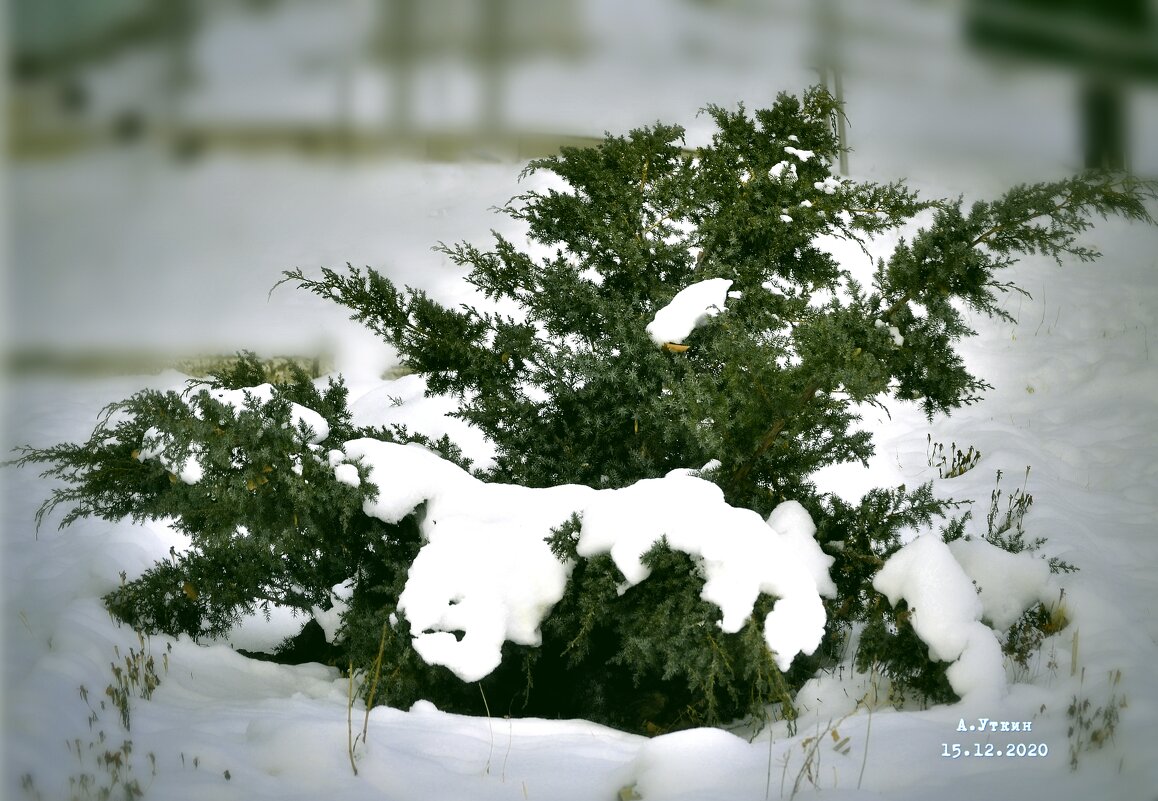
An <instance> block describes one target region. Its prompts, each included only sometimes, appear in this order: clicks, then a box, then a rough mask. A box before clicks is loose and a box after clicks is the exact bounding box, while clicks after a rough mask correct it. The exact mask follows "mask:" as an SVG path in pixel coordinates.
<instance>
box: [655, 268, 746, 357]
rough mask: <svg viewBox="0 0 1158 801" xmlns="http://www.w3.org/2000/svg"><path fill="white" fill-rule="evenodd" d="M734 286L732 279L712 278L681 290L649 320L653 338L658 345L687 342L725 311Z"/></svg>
mask: <svg viewBox="0 0 1158 801" xmlns="http://www.w3.org/2000/svg"><path fill="white" fill-rule="evenodd" d="M731 286H732V281H731V279H728V278H709V279H707V280H704V281H697V282H696V283H694V284H691V285H690V286H686V287H684V288H683V289H681V290H680V291H679V292H678V293H676V296H675V297H674V298H672V299H671V302H669V303H668V304H667V305H666V306H664V307H663V308H662V309H660V310H659V311H657V312H656V313H655V317H654V319H653V320H652V321H651V322H650V323H648V326H647V333H648V334H649V335H650V336H651V338H652V341H653V342H655V343H656V344H657V345H663V344H664V343H667V342H673V343H678V342H683V340H684V339H685V338H686V337H687V336H688V334H690V333H691V332H692V331H693V330H695V328H696V327H697V326H700V325H703V323H705V322H706V321H707V320H708V319H709V318H711V317H714V316H716V315H717V314H719V313H720V311H721V310H723V308H724V301H725V300H726V299H727V297H728V289H729V287H731Z"/></svg>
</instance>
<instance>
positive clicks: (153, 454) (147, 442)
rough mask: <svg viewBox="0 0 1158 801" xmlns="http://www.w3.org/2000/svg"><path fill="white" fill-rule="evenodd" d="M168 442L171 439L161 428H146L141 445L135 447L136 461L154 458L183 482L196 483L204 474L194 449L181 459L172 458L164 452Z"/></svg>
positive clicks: (168, 444)
mask: <svg viewBox="0 0 1158 801" xmlns="http://www.w3.org/2000/svg"><path fill="white" fill-rule="evenodd" d="M170 444H171V440H170V439H169V437H168V436H166V435H165V434H164V433H162V432H161V429H159V428H157V427H155V426H153V427H150V428H148V429H147V430H146V431H145V435H144V437H143V438H142V441H141V447H140V448H139V449H137V461H139V462H141V463H144V462H147V461H148V460H150V459H156V460H157V461H158V462H160V463H161V466H162V467H164V468H165V469H166V470H168V471H169V472H170V473H173V474H174V475H176V476H177V478H179V479H180V480H181V481H182V482H183V483H185V484H196V483H197V482H198V481H200V480H201V479H202V477H203V476H204V475H205V468H204V467H203V466H202V464H201V461H200V460H199V459H198V458H197V453H196V451H195V450H194V449H190V452H189V453H188V454H186V456H185V458H184V459H183V460H178V459H172V458H170V457H169V456H167V455H166V454H165V450H166V449H167V448H168V447H169V446H170Z"/></svg>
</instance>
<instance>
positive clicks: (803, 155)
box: [784, 145, 816, 161]
mask: <svg viewBox="0 0 1158 801" xmlns="http://www.w3.org/2000/svg"><path fill="white" fill-rule="evenodd" d="M784 152H785V153H791V154H792V155H794V156H796V158H798V159H800V160H801V161H808V160H809V159H810V158H812V157H813V156H814V155H816V154H815V153H814V152H813V151H811V150H801V149H800V148H796V147H792V146H791V145H788V146H787V147H785V148H784Z"/></svg>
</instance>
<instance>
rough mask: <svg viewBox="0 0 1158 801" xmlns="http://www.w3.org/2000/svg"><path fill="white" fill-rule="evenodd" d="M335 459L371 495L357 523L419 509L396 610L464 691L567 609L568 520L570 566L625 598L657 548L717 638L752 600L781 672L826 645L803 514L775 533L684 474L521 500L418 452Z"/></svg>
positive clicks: (355, 448)
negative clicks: (689, 584) (674, 565)
mask: <svg viewBox="0 0 1158 801" xmlns="http://www.w3.org/2000/svg"><path fill="white" fill-rule="evenodd" d="M344 449H345V453H346V457H347V459H349V460H351V461H357V462H359V463H361V464H362V465H363V466H364V467H365V468H366V469H367V471H368V480H369V481H370V482H372V483H373V484H375V485H376V486H377V487H378V496H377V497H376V498H374V499H372V500H367V501H365V503H364V504H363V510H364V511H365V512H366V514H368V515H371V516H373V517H377V518H379V519H381V520H383V521H385V522H388V523H395V522H398V521H399V520H401V519H402V518H403V517H405V516H406V515H408V514H410V513H411V512H413V511H414V510H415V509H417V508H418V506H419V505H421V504H423V503H425V504H426V506H425V509H424V510H423V513H422V515H421V519H420V525H421V530H422V535H423V537H424V539H425V540H426V544H425V545H424V546H423V547H422V549H421V550H420V551H419V553H418V556H417V557H416V558H415V560H414V563H413V565H412V566H411V568H410V572H409V576H408V578H407V582H406V587H405V588H404V590H403V591H402V593H401V595H400V596H399V602H398V608H399V611H400V612H402V613H403V614H404V615H405V617H406V619H407V620H408V621H409V623H410V627H411V631H412V633H413V635H412V636H413V644H414V648H415V650H416V651H417V652H418V654H419V655H420V656H421V657H422V658H423V659H424V660H425V661H426V662H427V663H428V664H437V665H444V666H445V667H447V668H449V669H450V670H452V671H454V673H455V674H456V675H458V677H459V678H461V679H462V680H463V681H467V682H471V681H478V680H480V679H482V678H483V677H485V676H486V675H488V674H489V673H490V672H491V671H493V670H494V669H495V668H496V667H498V665H499V663H500V661H501V658H502V653H501V652H502V645H503V642H504V641H507V640H509V641H511V642H514V643H518V644H521V645H530V646H536V645H539V644H540V643H541V641H542V635H541V632H540V630H539V626H540V624H541V623H542V621H543V619H544V618H545V617H546V616H547V614H549V613H550V611H551V608H552V607H553V606H554V605H555V604H556V603H557V602H558V601H559V600H560V599H561V598H562V597H563V591H564V588H565V586H566V582H567V579H568V578H569V576H570V571H571V567H572V565H570V564H567V563H564V562H561V561H560V560H559V559H557V558H556V557H555V555H554V554H553V553H551V549H550V547H549V546H548V544H547V542H546V538H547V537H548V536H549V535H550V533H551V529H553V528H556V527H558V526H559V525H561V524H562V523H564V522H565V521H566V520H567V519H568V518H569V517H570V515H571V514H572V513H578V514H579V515H580V516H581V518H582V528H581V530H580V532H579V540H578V543H577V550H578V553H579V554H580V555H581V556H583V557H591V556H594V555H596V554H602V553H608V554H610V555H611V558H612V559H613V560H614V561H615V564H616V566H617V567H618V568H619V569H620V571H621V572H622V573H623V574H624V577H625V578H626V580H627V586H633V585H635V584H638V583H639V582H641V581H644V580H646V578H647V575H648V570H647V568H646V566H644V565H643V563H642V557H643V555H644V554H645V553H646V552H647V551H648V550H650V549H651V548H652V546H653V545H655V544H656V543H657V542H660V541H661V540H664V539H666V541H667V544H668V545H669V547H671V548H673V549H675V550H679V551H682V552H684V553H687V554H689V555H691V556H692V557H693V558H694V559H696V561H697V562H698V563H699V564H700V566H701V568H702V570H703V574H704V576H705V584H704V588H703V592H702V597H703V598H704V600H707V601H710V602H712V603H714V604H716V605H717V606H718V607H719V608H720V610H721V613H722V617H721V620H720V621H719V625H720V627H721V629H723V630H724V631H727V632H735V631H738V630H739V629H740V628H741V627H742V626H743V625H744V623H745V621H746V620H748V618H749V617H750V616H751V614H752V608H753V605H754V603H755V602H756V599H757V597H758V595H759V594H760V593H761V592H765V593H769V594H771V595H774V596H776V597H777V598H778V600H777V601H776V604H775V606H774V607H773V610H772V612H771V613H770V614H769V615H768V616H767V618H766V619H765V621H764V636H765V640H766V641H767V643H768V646H769V648H771V649H772V650H773V651H774V652H775V654H776V661H777V664H778V665H779V666H780V667H781V669H784V670H787V668H788V666H789V665H790V664H791V662H792V659H793V657H795V656H796V654H797V653H805V654H810V653H812V652H813V651H814V650H815V649H816V647H817V646H818V645H819V644H820V640H821V638H822V637H823V635H824V624H825V612H824V606H823V604H822V603H821V599H820V596H821V595H834V594H835V591H836V590H835V587H834V585H833V584H832V581H831V579H830V578H829V576H828V565H829V564H831V561H832V560H831V557H828V556H826V555H825V554H824V553H823V552H822V551H821V550H820V547H819V546H818V545H817V543H816V541H815V540H814V539H813V538H812V533H813V531H814V528H813V525H812V520H811V518H809V517H808V514H807V512H805V511H804V509H803V507H800V505H799V504H789V505H787V506H785V507H784V508H783V511H781V509H777V510H776V512H774V513H773V515H772V517H771V518H770V523H771V524H772V525H770V524H769V523H768V522H765V521H764V520H762V519H761V518H760V516H759V515H757V514H756V513H755V512H752V511H749V510H745V509H737V508H735V507H732V506H729V505H728V504H727V503H725V502H724V498H723V493H722V492H721V491H720V489H719V488H718V487H716V486H715V485H714V484H712V483H711V482H708V481H705V480H703V479H701V478H698V477H695V476H692V475H689V474H688V473H687V471H673V472H672V473H671V474H669V475H668V476H666V477H664V478H662V479H649V480H645V481H640V482H637V483H636V484H633V485H631V486H629V487H624V488H622V489H614V490H596V489H592V488H590V487H585V486H578V485H563V486H558V487H548V488H543V489H530V488H527V487H520V486H516V485H508V484H487V483H484V482H482V481H479V480H478V479H476V478H474V477H473V476H471V475H470V474H469V473H467V472H465V471H464V470H461V469H460V468H459V467H457V466H456V465H453V464H451V463H450V462H447V461H445V460H443V459H442V458H440V457H439V456H437V455H436V454H434V453H432V452H430V451H428V450H426V449H425V448H422V447H420V446H417V445H399V444H395V443H387V442H382V441H380V440H376V439H359V440H352V441H350V442H347V443H346V444H345V448H344ZM339 467H340V465H339ZM625 589H626V588H625Z"/></svg>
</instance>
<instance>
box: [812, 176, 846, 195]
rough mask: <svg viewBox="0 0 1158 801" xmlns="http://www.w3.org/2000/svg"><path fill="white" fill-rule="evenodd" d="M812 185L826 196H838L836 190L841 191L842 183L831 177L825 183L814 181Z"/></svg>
mask: <svg viewBox="0 0 1158 801" xmlns="http://www.w3.org/2000/svg"><path fill="white" fill-rule="evenodd" d="M812 185H813V186H814V187H816V188H817V189H819V190H820V191H821V192H823V193H824V194H826V195H832V194H836V190H837V189H840V181H838V180H837V179H836V178H833V177H832V176H831V175H830V176H828V177H827V178H825V179H824V180H823V181H814V182H813V184H812Z"/></svg>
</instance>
